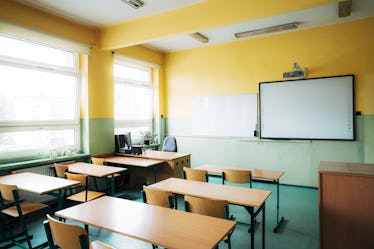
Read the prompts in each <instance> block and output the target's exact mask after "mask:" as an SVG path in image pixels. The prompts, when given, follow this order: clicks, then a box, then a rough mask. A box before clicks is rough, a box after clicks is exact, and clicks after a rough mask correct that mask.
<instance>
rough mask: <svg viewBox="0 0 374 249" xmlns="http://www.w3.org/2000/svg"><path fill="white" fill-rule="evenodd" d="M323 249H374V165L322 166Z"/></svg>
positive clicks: (321, 231)
mask: <svg viewBox="0 0 374 249" xmlns="http://www.w3.org/2000/svg"><path fill="white" fill-rule="evenodd" d="M319 222H320V248H321V249H345V248H347V249H365V248H374V164H359V163H337V162H321V164H320V166H319Z"/></svg>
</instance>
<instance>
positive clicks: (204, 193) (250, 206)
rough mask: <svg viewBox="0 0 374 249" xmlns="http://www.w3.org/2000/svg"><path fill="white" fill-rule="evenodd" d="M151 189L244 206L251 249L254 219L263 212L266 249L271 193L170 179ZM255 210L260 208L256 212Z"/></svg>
mask: <svg viewBox="0 0 374 249" xmlns="http://www.w3.org/2000/svg"><path fill="white" fill-rule="evenodd" d="M150 187H151V188H154V189H160V190H166V191H170V192H172V193H175V194H181V195H192V196H197V197H203V198H213V199H219V200H227V201H228V202H229V203H231V204H236V205H241V206H244V207H245V209H246V210H247V211H248V212H249V214H250V218H251V248H252V249H253V248H254V228H253V224H254V219H255V217H256V216H257V215H258V214H259V213H260V212H261V210H262V248H263V249H264V248H265V201H266V199H267V198H268V197H269V196H270V194H271V191H268V190H259V189H253V188H242V187H235V186H229V185H220V184H214V183H206V182H197V181H188V180H184V179H178V178H169V179H166V180H163V181H161V182H158V183H155V184H152V185H150ZM254 208H258V209H257V210H256V212H254Z"/></svg>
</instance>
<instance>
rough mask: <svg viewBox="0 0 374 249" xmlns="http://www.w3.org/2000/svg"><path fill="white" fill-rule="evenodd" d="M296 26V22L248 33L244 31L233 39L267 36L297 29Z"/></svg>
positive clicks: (297, 24)
mask: <svg viewBox="0 0 374 249" xmlns="http://www.w3.org/2000/svg"><path fill="white" fill-rule="evenodd" d="M298 26H299V23H298V22H291V23H287V24H282V25H277V26H272V27H267V28H263V29H256V30H250V31H245V32H241V33H236V34H235V37H236V38H242V37H247V36H254V35H262V34H267V33H271V32H278V31H283V30H289V29H297V27H298Z"/></svg>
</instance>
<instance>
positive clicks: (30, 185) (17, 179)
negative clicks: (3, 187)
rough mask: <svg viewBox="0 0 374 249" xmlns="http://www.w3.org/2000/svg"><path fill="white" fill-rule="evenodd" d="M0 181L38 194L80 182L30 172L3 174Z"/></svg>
mask: <svg viewBox="0 0 374 249" xmlns="http://www.w3.org/2000/svg"><path fill="white" fill-rule="evenodd" d="M0 183H4V184H11V185H16V186H17V187H18V188H19V189H21V190H25V191H29V192H33V193H37V194H46V193H49V192H52V191H55V190H60V189H63V188H67V187H70V186H74V185H77V184H79V182H78V181H72V180H67V179H63V178H58V177H53V176H46V175H40V174H35V173H30V172H23V173H16V174H10V175H6V176H1V177H0Z"/></svg>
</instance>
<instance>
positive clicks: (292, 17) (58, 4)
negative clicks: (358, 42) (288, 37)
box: [18, 0, 374, 52]
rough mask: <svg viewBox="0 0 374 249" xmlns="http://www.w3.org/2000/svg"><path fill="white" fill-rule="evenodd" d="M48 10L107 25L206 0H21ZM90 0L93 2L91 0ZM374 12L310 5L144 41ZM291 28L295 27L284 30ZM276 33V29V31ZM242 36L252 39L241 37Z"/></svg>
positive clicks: (174, 44) (373, 1)
mask: <svg viewBox="0 0 374 249" xmlns="http://www.w3.org/2000/svg"><path fill="white" fill-rule="evenodd" d="M18 1H19V2H23V3H26V4H29V5H33V6H35V7H38V8H41V9H43V10H45V11H48V12H51V13H54V14H57V15H60V16H63V17H66V18H69V19H72V20H75V21H78V22H81V23H85V24H89V25H92V26H97V27H103V26H108V25H111V24H114V23H119V22H123V21H128V20H134V19H137V18H141V17H145V16H150V15H154V14H159V13H163V12H167V11H170V10H173V9H177V8H181V7H185V6H188V5H191V4H196V3H199V2H202V1H203V0H144V3H145V4H144V7H142V8H140V9H133V8H132V7H130V6H128V5H126V4H124V3H123V2H122V1H121V0H89V1H88V0H80V1H77V0H59V1H56V0H18ZM87 3H89V5H88V4H87ZM369 16H374V0H353V1H352V11H351V15H350V16H349V17H344V18H339V17H338V4H337V3H336V4H329V5H324V6H320V7H317V8H312V9H306V10H302V11H298V12H292V13H288V14H283V15H279V16H272V17H269V18H264V19H258V20H253V21H249V22H244V23H238V24H234V25H230V26H225V27H219V28H215V29H211V30H201V31H200V33H202V34H204V35H205V36H207V37H208V38H209V42H208V43H200V42H199V41H197V40H195V39H194V38H192V37H191V36H189V35H188V34H185V35H178V36H174V37H170V38H166V39H162V40H158V41H152V42H148V43H145V44H143V45H145V46H147V47H151V48H153V49H156V50H159V51H164V52H172V51H178V50H185V49H190V48H196V47H201V46H210V45H213V44H219V43H224V42H231V41H234V40H238V39H236V38H235V36H234V34H235V33H238V32H243V31H248V30H255V29H260V28H265V27H270V26H275V25H280V24H285V23H290V22H299V23H300V25H299V27H298V29H306V28H312V27H317V26H323V25H328V24H333V23H338V22H345V21H349V20H353V19H359V18H364V17H369ZM283 32H291V31H283ZM272 34H273V33H272ZM241 39H250V37H248V38H241Z"/></svg>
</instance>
